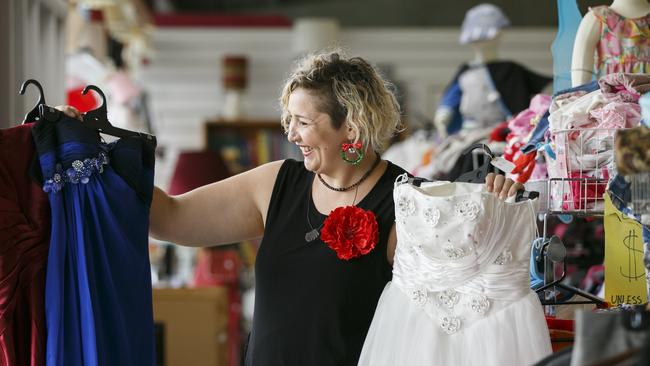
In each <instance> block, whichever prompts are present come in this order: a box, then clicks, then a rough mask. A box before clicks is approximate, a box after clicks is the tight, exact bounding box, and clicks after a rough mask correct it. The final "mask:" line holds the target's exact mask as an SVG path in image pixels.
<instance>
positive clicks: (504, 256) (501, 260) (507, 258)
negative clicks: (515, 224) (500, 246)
mask: <svg viewBox="0 0 650 366" xmlns="http://www.w3.org/2000/svg"><path fill="white" fill-rule="evenodd" d="M511 261H512V252H511V251H509V250H506V251H504V252H503V253H501V254H499V256H498V257H497V259H495V260H494V264H498V265H501V266H502V265H504V264H506V263H509V262H511Z"/></svg>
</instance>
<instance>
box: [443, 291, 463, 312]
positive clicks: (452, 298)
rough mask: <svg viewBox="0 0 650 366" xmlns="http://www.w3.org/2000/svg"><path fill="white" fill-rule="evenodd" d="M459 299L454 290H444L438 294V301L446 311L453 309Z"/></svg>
mask: <svg viewBox="0 0 650 366" xmlns="http://www.w3.org/2000/svg"><path fill="white" fill-rule="evenodd" d="M459 299H460V296H459V294H458V292H456V291H454V290H445V291H442V292H440V293H439V294H438V301H439V302H440V304H442V305H443V306H445V307H446V308H448V309H453V308H454V306H456V304H458V300H459Z"/></svg>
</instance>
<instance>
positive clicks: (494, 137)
mask: <svg viewBox="0 0 650 366" xmlns="http://www.w3.org/2000/svg"><path fill="white" fill-rule="evenodd" d="M509 133H510V129H509V128H508V122H507V121H505V122H501V123H500V124H499V125H497V126H496V127H495V128H494V129H493V130H492V132H490V141H506V137H507V136H508V134H509Z"/></svg>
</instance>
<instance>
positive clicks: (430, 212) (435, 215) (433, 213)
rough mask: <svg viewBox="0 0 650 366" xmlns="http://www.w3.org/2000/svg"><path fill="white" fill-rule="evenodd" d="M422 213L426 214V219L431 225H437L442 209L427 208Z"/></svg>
mask: <svg viewBox="0 0 650 366" xmlns="http://www.w3.org/2000/svg"><path fill="white" fill-rule="evenodd" d="M422 215H424V221H425V222H426V223H427V224H429V226H431V227H436V225H438V221H440V210H438V209H437V208H427V209H426V210H424V212H423V213H422Z"/></svg>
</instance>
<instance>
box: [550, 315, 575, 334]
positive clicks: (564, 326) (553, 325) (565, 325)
mask: <svg viewBox="0 0 650 366" xmlns="http://www.w3.org/2000/svg"><path fill="white" fill-rule="evenodd" d="M546 325H548V328H549V329H558V330H566V331H569V332H573V329H574V326H575V322H574V321H573V320H571V319H558V318H554V317H552V316H547V317H546Z"/></svg>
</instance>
